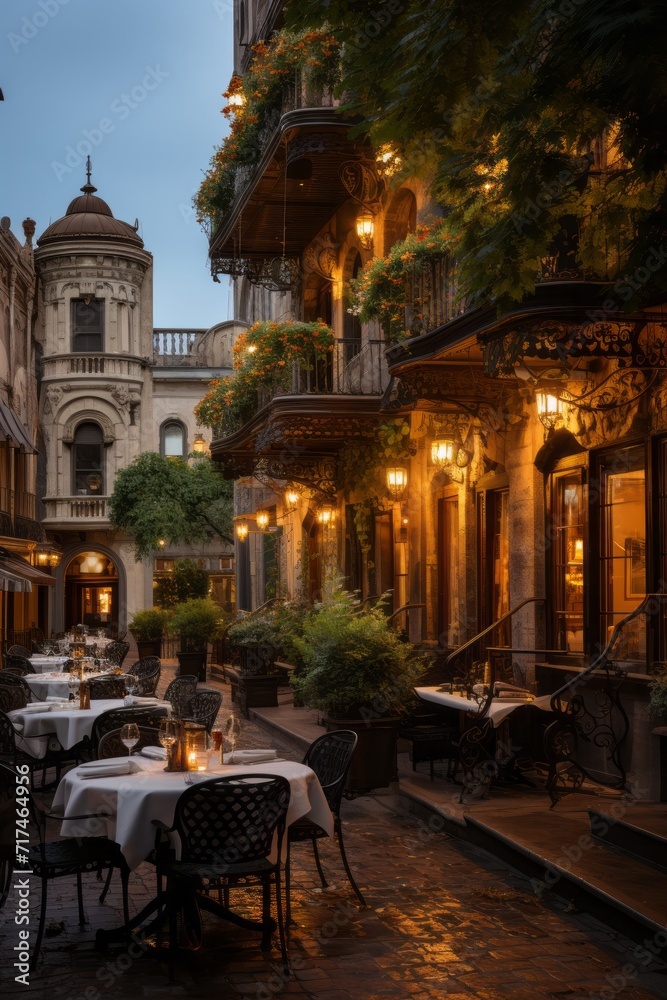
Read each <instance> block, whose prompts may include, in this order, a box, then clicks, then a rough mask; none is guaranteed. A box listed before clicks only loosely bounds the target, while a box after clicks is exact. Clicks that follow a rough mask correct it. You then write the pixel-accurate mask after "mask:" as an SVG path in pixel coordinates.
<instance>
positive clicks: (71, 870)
mask: <svg viewBox="0 0 667 1000" xmlns="http://www.w3.org/2000/svg"><path fill="white" fill-rule="evenodd" d="M16 777H17V776H16V771H15V770H14V769H13V768H11V767H7V766H6V765H4V764H0V813H4V810H5V808H6V807H7V806H8V804H9V803H11V807H13V808H14V809H15V808H16V801H17V799H16V787H17V786H16ZM22 801H25V803H26V805H27V807H28V811H29V814H30V819H31V821H32V823H33V825H34V826H35V827H36V829H37V831H38V834H39V843H37V844H31V845H30V848H29V850H28V856H27V859H26V861H27V864H28V865H29V867H30V869H31V870H32V872H33V874H34V875H36V876H38V877H39V878H41V880H42V899H41V909H40V914H39V927H38V929H37V939H36V941H35V944H34V948H33V952H32V956H31V959H30V968H31V969H34V968H35V965H36V964H37V959H38V957H39V952H40V948H41V945H42V936H43V934H44V927H45V924H46V902H47V890H48V884H49V882H50V881H51V879H54V878H61V877H65V876H76V884H77V897H78V902H79V926H80V927H81V929H82V930H83V928H84V926H85V914H84V911H83V886H82V883H81V876H82V874H84V873H85V872H102V871H104V870H105V869H109V870H110V871H113V869H114V868H118V869H119V870H120V875H121V880H122V884H123V913H124V916H125V920H126V922H127V921H129V919H130V917H129V900H128V892H127V886H128V881H129V877H130V870H129V868H128V866H127V863H126V861H125V858H124V857H123V855H122V854H121V852H120V848H119V847H118V844H115V843H114V842H113V841H111V840H109V839H108V838H107V837H96V836H89V837H88V836H84V837H78V838H76V839H74V838H72V839H71V840H57V841H53V842H50V843H49V842H47V841H46V840H45V836H44V832H45V828H46V820H47V819H55V820H62V816H54V815H53V814H50V815H49V816H47V815H46V814H45V813H44V812H42V811H40V810H38V809H37V807H36V805H35V803H34V801H33V798H32V796H31V795H30V792H29V791H28V792H27V794H26V796H25V798H22ZM99 818H100V817H99V816H97V815H84V816H69V817H68V819H76V820H87V819H91V820H92V819H95V820H97V819H99ZM15 850H16V846H15V845H14V852H15ZM12 868H13V858H9V859H7V858H5V851H4V849H3V847H2V845H0V906H1V905H2V904H3V903H4V901H5V899H6V897H7V892H8V890H9V887H10V886H11V882H12ZM105 889H106V887H105ZM103 894H104V893H103Z"/></svg>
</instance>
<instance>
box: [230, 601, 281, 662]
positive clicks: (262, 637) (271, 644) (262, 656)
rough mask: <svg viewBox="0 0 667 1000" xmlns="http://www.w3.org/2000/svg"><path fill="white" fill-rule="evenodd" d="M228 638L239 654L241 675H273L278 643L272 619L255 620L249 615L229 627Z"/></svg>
mask: <svg viewBox="0 0 667 1000" xmlns="http://www.w3.org/2000/svg"><path fill="white" fill-rule="evenodd" d="M227 636H228V638H229V642H230V644H231V646H232V647H233V648H234V649H235V650H236V651H237V652H238V654H239V658H240V661H241V673H246V674H270V673H273V671H274V664H275V662H276V658H277V642H276V628H275V624H274V622H273V620H272V618H269V617H266V618H264V617H263V618H253V617H251V616H250V615H247V616H246V617H245V618H242V619H241V621H238V622H235V623H234V624H233V625H231V626H230V627H229V629H228V630H227Z"/></svg>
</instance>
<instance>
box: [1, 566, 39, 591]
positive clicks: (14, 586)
mask: <svg viewBox="0 0 667 1000" xmlns="http://www.w3.org/2000/svg"><path fill="white" fill-rule="evenodd" d="M2 590H7V591H9V592H10V593H13V594H29V593H30V592H31V591H32V584H31V583H30V581H29V580H24V579H23V578H22V577H20V576H14V574H13V573H10V572H9V570H6V569H2V568H0V591H2Z"/></svg>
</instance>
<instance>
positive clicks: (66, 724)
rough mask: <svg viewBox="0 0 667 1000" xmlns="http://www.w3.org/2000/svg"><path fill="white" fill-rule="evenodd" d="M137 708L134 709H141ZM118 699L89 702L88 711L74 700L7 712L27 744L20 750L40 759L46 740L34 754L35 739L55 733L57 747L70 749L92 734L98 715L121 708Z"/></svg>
mask: <svg viewBox="0 0 667 1000" xmlns="http://www.w3.org/2000/svg"><path fill="white" fill-rule="evenodd" d="M143 704H146V707H150V708H169V709H170V708H171V705H170V704H169V702H161V701H155V702H154V703H152V702H151V704H150V705H148V704H147V703H142V705H143ZM142 705H137V706H136V707H142ZM125 707H126V706H125V702H124V701H123V699H122V698H100V699H99V700H95V701H92V702H91V703H90V708H79V704H78V702H77V701H74V702H72V703H71V707H69V706H68V707H63V708H60V707H59V706H53V707H50V706H49V705H48V704H47V703H44V707H43V709H42V710H41V711H40V707H39V706H37V705H34V704H31V705H27V706H26V707H25V708H16V709H14V710H13V711H11V712H9V713H8V715H9V718H10V719H11V720H12V722H14V723H18V725H19V726H22V727H23V730H22V734H21V735H22V737H23V739H24V740H26V741H27V740H29V741H30V743H29V744H28V745H27V746H25V747H22V749H25V750H26V752H27V753H30V754H32V756H34V757H44V755H45V754H46V750H47V741H46V740H44V739H42V740H41V741H39V746H40V752H35V750H36V748H37V742H38V738H39V737H44V736H47V735H51V736H52V735H53V734H55V735H56V737H57V739H58V742H59V743H60V746H61V747H62V748H63V749H64V750H70V749H71V748H72V747H73V746H75V745H76V744H77V743H80V742H81V741H82V740H83V739H85V737H86V736H90V735H91V733H92V731H93V723H94V722H95V719H96V718H97V717H98V715H102V713H103V712H108V711H109V710H110V709H112V708H125Z"/></svg>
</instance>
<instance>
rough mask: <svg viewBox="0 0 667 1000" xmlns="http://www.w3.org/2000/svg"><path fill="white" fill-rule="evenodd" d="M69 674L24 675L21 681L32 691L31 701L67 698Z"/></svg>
mask: <svg viewBox="0 0 667 1000" xmlns="http://www.w3.org/2000/svg"><path fill="white" fill-rule="evenodd" d="M69 678H70V674H64V673H61V672H57V673H56V672H49V673H47V674H26V676H25V677H24V678H23V680H24V681H25V682H26V684H27V685H28V687H29V688H30V690H31V691H32V700H33V701H46V699H47V698H64V699H65V700H67V699H68V698H69V687H68V683H67V682H68V680H69Z"/></svg>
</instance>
